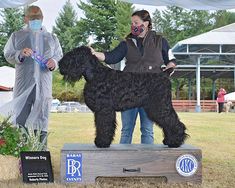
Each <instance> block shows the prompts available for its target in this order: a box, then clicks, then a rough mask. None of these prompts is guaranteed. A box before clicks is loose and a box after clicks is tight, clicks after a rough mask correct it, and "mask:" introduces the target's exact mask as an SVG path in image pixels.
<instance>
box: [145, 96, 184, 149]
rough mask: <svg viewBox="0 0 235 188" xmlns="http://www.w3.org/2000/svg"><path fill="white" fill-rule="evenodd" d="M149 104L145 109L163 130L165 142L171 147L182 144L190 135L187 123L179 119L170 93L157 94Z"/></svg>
mask: <svg viewBox="0 0 235 188" xmlns="http://www.w3.org/2000/svg"><path fill="white" fill-rule="evenodd" d="M147 104H148V105H146V106H145V107H144V109H145V111H146V113H147V115H148V117H149V118H150V119H151V120H152V121H154V122H155V123H156V124H157V125H159V126H160V127H161V128H162V130H163V134H164V140H163V144H165V145H168V146H169V147H179V146H180V145H182V144H183V143H184V141H185V139H186V138H187V137H188V135H187V134H186V133H185V130H186V127H185V125H184V124H183V123H182V122H181V121H180V120H179V118H178V115H177V114H176V112H175V110H174V108H173V106H172V103H171V95H170V93H169V92H166V93H165V95H164V94H162V93H161V95H160V94H155V95H154V96H151V98H150V99H149V101H148V103H147Z"/></svg>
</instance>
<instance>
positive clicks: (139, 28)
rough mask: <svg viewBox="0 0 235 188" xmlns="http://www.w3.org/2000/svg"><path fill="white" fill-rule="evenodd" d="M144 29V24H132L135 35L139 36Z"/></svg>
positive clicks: (132, 31)
mask: <svg viewBox="0 0 235 188" xmlns="http://www.w3.org/2000/svg"><path fill="white" fill-rule="evenodd" d="M143 31H144V24H141V25H139V26H135V25H133V24H132V25H131V33H132V34H133V35H135V36H139V35H140V34H141V33H142V32H143Z"/></svg>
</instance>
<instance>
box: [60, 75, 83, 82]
mask: <svg viewBox="0 0 235 188" xmlns="http://www.w3.org/2000/svg"><path fill="white" fill-rule="evenodd" d="M81 78H82V74H80V75H71V74H70V75H64V80H65V81H67V82H69V83H71V84H73V83H75V82H77V81H79V80H80V79H81Z"/></svg>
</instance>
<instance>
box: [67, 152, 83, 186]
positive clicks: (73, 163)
mask: <svg viewBox="0 0 235 188" xmlns="http://www.w3.org/2000/svg"><path fill="white" fill-rule="evenodd" d="M66 181H67V182H81V181H82V154H80V153H79V154H67V155H66Z"/></svg>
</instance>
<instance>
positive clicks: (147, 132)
mask: <svg viewBox="0 0 235 188" xmlns="http://www.w3.org/2000/svg"><path fill="white" fill-rule="evenodd" d="M138 113H139V115H140V131H141V144H153V143H154V140H153V122H152V121H151V120H150V119H149V118H148V116H147V114H146V113H145V111H144V109H143V108H132V109H129V110H126V111H123V112H122V113H121V117H122V133H121V140H120V144H131V142H132V134H133V132H134V128H135V122H136V118H137V115H138Z"/></svg>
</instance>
